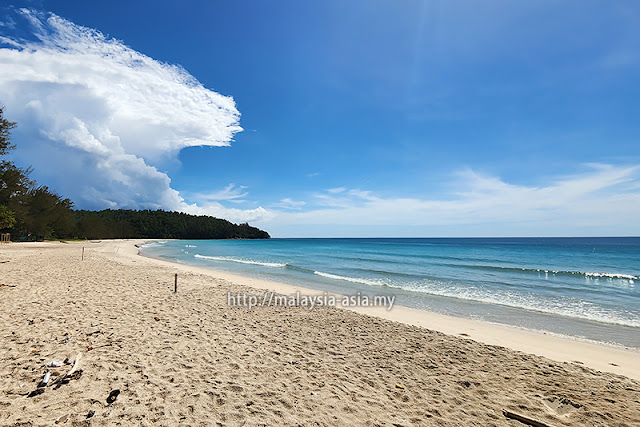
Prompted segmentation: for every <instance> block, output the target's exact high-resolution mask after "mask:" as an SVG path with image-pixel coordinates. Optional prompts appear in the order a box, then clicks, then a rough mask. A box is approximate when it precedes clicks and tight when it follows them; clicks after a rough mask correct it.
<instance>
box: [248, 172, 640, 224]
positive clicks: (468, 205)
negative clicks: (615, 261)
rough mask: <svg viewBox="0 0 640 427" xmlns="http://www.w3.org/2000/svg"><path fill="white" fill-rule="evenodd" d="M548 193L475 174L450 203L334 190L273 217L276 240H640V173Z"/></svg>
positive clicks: (595, 175) (569, 180) (579, 181)
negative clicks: (639, 216) (612, 237)
mask: <svg viewBox="0 0 640 427" xmlns="http://www.w3.org/2000/svg"><path fill="white" fill-rule="evenodd" d="M587 168H588V169H587V170H586V171H585V172H583V173H582V174H576V175H572V176H567V177H561V178H558V179H555V180H552V181H551V182H549V183H547V184H546V185H540V186H525V185H514V184H510V183H508V182H505V181H503V180H501V179H500V178H497V177H491V176H485V175H481V174H477V173H475V172H473V171H472V170H467V171H463V172H462V173H460V174H458V175H457V178H456V182H455V183H454V186H455V187H456V191H454V192H452V193H451V194H450V195H449V197H448V198H446V199H430V198H428V197H425V198H408V197H399V196H398V197H393V196H391V197H382V196H376V195H374V194H373V193H372V192H369V191H361V190H348V189H346V188H345V189H342V190H341V191H332V190H327V191H325V192H324V193H321V194H316V195H315V196H314V198H313V200H314V201H316V202H317V203H316V204H315V206H312V207H311V208H309V209H308V210H305V211H302V212H282V211H281V212H272V215H271V216H270V217H266V218H265V219H264V220H262V221H261V222H260V223H259V225H260V226H262V227H265V228H267V229H268V230H269V231H270V232H271V234H272V235H275V236H299V237H304V236H355V237H358V236H413V237H415V236H425V237H429V236H531V235H533V236H575V235H582V236H584V235H591V236H592V235H640V224H639V223H638V221H637V213H638V211H639V210H640V188H639V187H638V183H639V182H640V166H627V167H616V166H612V165H587Z"/></svg>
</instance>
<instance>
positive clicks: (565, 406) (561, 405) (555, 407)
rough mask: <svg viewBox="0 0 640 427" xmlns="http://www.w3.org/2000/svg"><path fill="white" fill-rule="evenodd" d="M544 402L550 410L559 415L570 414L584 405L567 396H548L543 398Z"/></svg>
mask: <svg viewBox="0 0 640 427" xmlns="http://www.w3.org/2000/svg"><path fill="white" fill-rule="evenodd" d="M542 403H544V405H545V406H546V407H547V408H549V410H550V411H551V412H553V413H555V414H557V415H561V416H562V415H568V414H571V413H572V412H574V411H576V410H578V409H580V408H582V405H581V404H579V403H575V402H573V401H571V400H570V399H567V398H566V397H558V396H548V397H546V398H544V399H543V401H542Z"/></svg>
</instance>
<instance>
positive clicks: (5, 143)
mask: <svg viewBox="0 0 640 427" xmlns="http://www.w3.org/2000/svg"><path fill="white" fill-rule="evenodd" d="M14 127H16V124H15V122H10V121H9V120H7V119H5V118H4V107H0V156H4V155H5V154H7V152H8V151H9V150H11V149H12V148H14V146H13V145H11V142H10V141H11V139H10V137H11V129H13V128H14Z"/></svg>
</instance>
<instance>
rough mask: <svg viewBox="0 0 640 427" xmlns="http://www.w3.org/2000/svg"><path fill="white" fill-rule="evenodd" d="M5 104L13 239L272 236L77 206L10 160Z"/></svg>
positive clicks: (1, 142)
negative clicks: (75, 208)
mask: <svg viewBox="0 0 640 427" xmlns="http://www.w3.org/2000/svg"><path fill="white" fill-rule="evenodd" d="M15 126H16V123H14V122H11V121H8V120H6V119H5V118H4V109H3V108H2V107H0V231H2V232H10V233H11V236H12V240H41V239H74V238H78V239H137V238H141V239H144V238H158V239H268V238H269V233H267V232H266V231H263V230H260V229H258V228H256V227H252V226H250V225H249V224H246V223H245V224H233V223H231V222H229V221H227V220H224V219H219V218H214V217H210V216H206V215H189V214H186V213H182V212H169V211H164V210H155V211H152V210H126V209H116V210H112V209H107V210H102V211H87V210H74V209H73V202H72V201H71V200H69V199H65V198H63V197H61V196H59V195H57V194H56V193H55V192H53V191H51V190H50V189H49V188H48V187H46V186H43V185H38V184H37V183H36V182H35V181H34V180H31V179H30V178H29V175H30V174H31V172H32V170H31V168H26V169H23V168H19V167H17V166H16V165H15V163H13V162H12V161H9V160H7V159H6V156H7V154H8V153H9V151H10V150H12V149H14V148H15V145H13V144H12V143H11V130H12V129H13V128H15Z"/></svg>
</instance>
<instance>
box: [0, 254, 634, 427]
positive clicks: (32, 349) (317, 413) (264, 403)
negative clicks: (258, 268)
mask: <svg viewBox="0 0 640 427" xmlns="http://www.w3.org/2000/svg"><path fill="white" fill-rule="evenodd" d="M133 243H134V242H133V241H129V242H123V241H106V242H101V243H69V244H64V243H45V244H11V245H8V246H0V322H1V323H0V324H2V326H3V327H2V330H1V331H0V337H1V338H0V340H1V341H0V342H2V346H1V347H0V424H2V425H19V424H20V423H27V422H30V423H32V424H34V425H51V424H52V423H53V422H54V421H55V420H58V419H59V420H65V421H64V422H66V423H68V424H73V425H85V424H109V425H110V424H116V423H121V424H124V425H156V424H162V425H177V424H185V425H211V424H216V423H220V424H223V425H300V424H303V425H307V424H315V425H342V424H354V425H432V424H433V425H518V423H517V422H515V421H513V420H510V419H508V418H506V417H505V416H504V415H503V410H505V409H506V410H508V411H512V412H517V413H519V414H522V415H525V416H527V417H530V418H534V419H537V420H540V421H543V422H545V423H547V424H549V425H558V426H559V425H567V426H569V425H634V424H635V425H640V382H638V381H637V378H638V372H640V355H638V353H635V352H631V351H624V350H621V349H617V348H611V347H607V346H600V345H594V344H589V343H584V342H577V341H573V340H567V339H562V338H559V337H554V336H549V335H544V334H539V333H535V332H530V331H524V330H519V329H516V328H509V327H502V326H497V325H490V324H483V323H480V322H475V321H471V320H466V319H458V318H451V317H446V316H440V315H435V314H432V313H425V312H420V311H416V310H410V309H404V308H401V307H394V308H393V310H391V312H388V313H387V312H385V311H382V310H380V311H377V312H372V311H367V314H375V315H380V316H383V317H385V318H388V319H390V320H394V321H395V322H392V321H389V320H384V319H380V318H376V317H371V316H363V315H360V314H357V313H354V312H352V311H348V310H342V309H334V308H316V309H314V310H312V311H310V310H308V309H303V308H280V307H269V308H260V309H254V310H251V311H248V310H247V309H245V308H242V307H229V306H228V305H227V293H228V292H232V293H238V292H248V293H251V292H256V288H260V289H270V290H276V291H278V292H281V293H285V294H289V293H292V292H293V291H294V288H292V287H290V286H286V285H282V284H277V283H270V282H264V281H258V280H255V279H250V278H245V277H239V276H235V275H231V274H227V273H219V272H212V271H209V270H202V269H197V268H193V267H188V266H183V265H177V264H172V263H166V262H163V261H158V260H152V259H148V258H143V257H140V256H137V255H136V253H137V250H136V249H135V248H134V247H133ZM82 246H85V247H86V248H87V249H86V253H85V260H84V261H81V259H80V257H81V248H82ZM176 272H177V273H179V292H178V293H177V294H174V293H173V292H172V290H173V275H174V273H176ZM304 292H305V293H311V292H312V291H309V290H304ZM398 322H402V323H398ZM414 325H418V326H423V327H416V326H414ZM434 330H440V331H443V332H446V333H450V334H452V335H444V334H442V333H439V332H435V331H434ZM461 333H463V334H468V335H469V337H470V338H473V340H471V339H467V338H469V337H465V336H460V334H461ZM484 343H488V344H492V345H487V344H484ZM493 344H497V345H499V346H495V345H493ZM505 347H509V348H513V349H516V350H520V351H513V350H510V349H507V348H505ZM523 352H524V353H523ZM76 354H80V355H81V359H80V362H79V368H80V369H81V370H82V372H81V374H79V377H76V378H74V379H72V380H71V381H70V382H69V383H68V384H65V385H61V386H60V387H59V388H57V389H56V388H55V387H46V388H45V390H46V391H45V392H44V393H43V394H41V395H38V396H35V397H27V396H26V395H27V394H28V393H30V392H32V391H33V390H35V389H36V385H37V383H38V382H39V381H40V379H41V378H42V376H43V374H44V373H45V372H46V370H47V369H48V368H45V367H44V364H45V363H47V362H49V361H51V360H53V359H64V358H65V357H68V356H75V355H76ZM533 354H537V355H542V356H545V357H541V356H535V355H533ZM567 361H579V362H581V364H578V363H566V362H567ZM612 364H615V365H618V366H614V365H612ZM69 368H70V366H63V367H60V368H49V370H50V371H52V373H53V376H52V378H56V377H59V376H61V375H62V374H64V372H66V371H68V369H69ZM591 368H594V369H597V370H598V371H597V370H594V369H591ZM599 371H604V372H599ZM620 374H622V375H626V377H625V376H620ZM631 378H635V379H631ZM114 389H118V390H120V395H119V397H118V399H117V400H116V401H115V402H114V403H112V404H108V403H107V402H106V399H107V396H108V395H109V393H110V392H111V391H112V390H114ZM90 414H92V416H91V418H87V416H88V415H90Z"/></svg>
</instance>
